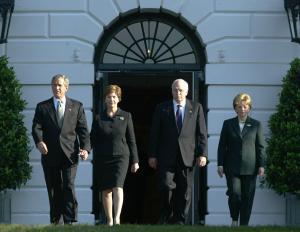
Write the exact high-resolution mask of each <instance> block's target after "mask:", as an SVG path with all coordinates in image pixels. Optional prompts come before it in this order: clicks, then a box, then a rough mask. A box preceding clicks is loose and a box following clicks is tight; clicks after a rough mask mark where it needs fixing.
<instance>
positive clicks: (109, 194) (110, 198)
mask: <svg viewBox="0 0 300 232" xmlns="http://www.w3.org/2000/svg"><path fill="white" fill-rule="evenodd" d="M120 101H121V88H120V87H119V86H117V85H109V86H107V88H106V92H105V105H106V107H105V109H104V111H102V112H101V113H100V115H99V116H97V117H96V118H95V120H94V121H93V125H92V131H91V143H92V147H93V149H94V156H97V157H95V158H94V159H95V160H97V163H98V165H97V168H98V170H97V171H96V173H97V172H98V177H99V178H98V180H99V181H98V184H99V190H100V191H102V202H103V207H104V211H105V214H106V218H107V224H108V225H109V226H112V225H113V224H120V215H121V210H122V205H123V185H124V181H125V177H126V173H127V169H128V165H129V162H131V168H130V169H131V172H133V173H135V172H136V171H137V170H138V169H139V164H138V162H139V160H138V153H137V147H136V140H135V135H134V128H133V123H132V118H131V114H130V113H129V112H126V111H123V110H121V109H120V108H118V103H119V102H120ZM113 212H114V216H113Z"/></svg>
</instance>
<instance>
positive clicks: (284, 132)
mask: <svg viewBox="0 0 300 232" xmlns="http://www.w3.org/2000/svg"><path fill="white" fill-rule="evenodd" d="M276 109H277V110H276V113H274V114H273V115H272V116H271V117H270V119H269V128H270V131H271V136H270V138H269V139H268V140H267V144H268V146H267V149H266V153H267V168H266V181H267V184H268V186H269V187H270V188H272V189H274V190H275V191H276V192H277V193H279V194H284V193H291V194H295V195H297V196H298V197H300V59H298V58H297V59H294V60H293V61H292V63H291V68H290V70H289V71H288V73H287V75H286V76H285V77H284V78H283V85H282V90H281V93H280V95H279V104H278V105H277V107H276Z"/></svg>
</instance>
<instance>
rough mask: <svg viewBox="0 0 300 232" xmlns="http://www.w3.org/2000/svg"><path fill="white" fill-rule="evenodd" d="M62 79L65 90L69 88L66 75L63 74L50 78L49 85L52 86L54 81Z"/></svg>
mask: <svg viewBox="0 0 300 232" xmlns="http://www.w3.org/2000/svg"><path fill="white" fill-rule="evenodd" d="M59 79H63V80H64V85H65V87H66V88H69V83H70V82H69V78H68V77H67V76H66V75H63V74H56V75H55V76H53V77H52V80H51V84H53V83H54V82H55V81H57V80H59Z"/></svg>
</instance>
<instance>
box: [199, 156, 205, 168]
mask: <svg viewBox="0 0 300 232" xmlns="http://www.w3.org/2000/svg"><path fill="white" fill-rule="evenodd" d="M206 162H207V158H206V156H199V157H198V158H197V164H198V166H199V167H204V166H205V165H206Z"/></svg>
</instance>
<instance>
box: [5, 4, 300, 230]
mask: <svg viewBox="0 0 300 232" xmlns="http://www.w3.org/2000/svg"><path fill="white" fill-rule="evenodd" d="M132 12H134V13H135V14H139V13H140V14H143V13H147V12H150V13H153V14H158V15H164V14H167V15H174V17H175V16H176V20H174V25H179V26H178V28H177V29H180V27H182V25H187V27H189V28H190V29H189V30H190V31H193V33H195V35H196V37H195V38H198V39H199V41H198V44H201V46H202V47H201V49H203V52H202V53H201V54H202V57H201V59H198V58H197V56H195V57H196V58H195V60H196V61H193V58H191V59H190V58H189V57H187V56H182V57H183V59H182V60H181V61H180V62H177V64H179V65H177V66H176V67H175V66H174V67H175V68H177V69H178V70H177V71H178V72H179V73H183V74H182V75H184V76H185V75H187V78H190V79H189V80H191V84H192V86H193V87H194V84H195V79H194V78H198V77H199V76H200V77H199V78H200V80H198V81H199V82H201V83H202V85H200V86H202V87H195V88H194V89H193V96H198V95H201V100H202V101H204V102H202V103H203V105H205V108H206V111H207V114H206V117H207V127H208V134H209V139H208V156H209V160H210V163H209V165H208V167H207V172H206V184H207V187H208V190H207V192H206V197H205V205H206V210H205V211H206V215H205V224H206V225H229V224H230V222H231V219H230V216H229V210H228V205H227V197H226V194H225V192H226V183H225V178H222V179H221V178H219V177H218V175H217V172H216V166H217V165H216V159H217V146H218V140H219V135H220V131H221V127H222V123H223V120H224V119H227V118H229V117H233V116H234V115H235V113H234V111H233V109H232V99H233V97H234V96H235V95H236V94H237V93H239V92H247V93H249V94H250V95H251V96H252V97H253V104H254V109H253V112H252V113H251V114H252V115H253V117H254V118H257V119H258V120H260V121H262V123H263V125H264V132H265V135H266V137H267V136H268V134H269V129H268V125H267V123H268V119H269V116H270V115H271V114H272V113H273V112H274V110H275V106H276V104H277V103H278V93H279V92H280V89H281V88H280V85H281V80H282V77H283V76H284V75H285V74H286V72H287V70H288V69H289V63H290V62H291V60H292V59H293V58H295V57H297V56H299V53H300V51H299V47H298V46H297V44H293V43H291V42H290V35H289V31H288V22H287V17H286V14H285V11H284V2H283V0H264V1H261V0H239V1H236V0H201V1H200V0H72V1H67V0H39V1H34V0H23V1H21V0H16V2H15V10H14V13H13V17H12V22H11V26H10V34H9V38H8V43H7V44H6V45H5V46H2V47H1V49H2V51H1V52H2V54H6V55H7V56H8V57H9V63H10V65H11V66H13V67H14V70H15V72H16V75H17V78H18V79H19V80H20V82H21V83H22V85H23V88H22V91H23V97H24V98H25V100H26V101H27V102H28V104H27V108H26V110H25V112H24V113H25V115H26V121H25V123H26V126H27V128H28V132H30V131H31V125H32V119H33V115H34V110H35V106H36V104H37V103H38V102H40V101H42V100H44V99H47V98H49V97H50V96H51V86H50V80H51V77H52V76H53V75H55V74H57V73H63V74H66V75H67V76H69V77H70V83H71V85H70V89H69V92H68V94H69V96H70V97H72V98H75V99H78V100H80V101H81V102H82V103H83V104H84V107H85V111H86V114H87V118H88V123H89V128H91V123H92V118H93V113H95V107H96V106H97V103H95V95H97V94H95V93H97V91H96V92H95V88H94V86H97V81H98V82H99V80H100V81H101V78H103V77H104V78H105V77H107V76H108V78H110V77H111V81H113V80H115V81H116V80H120V85H121V87H122V83H123V82H122V81H121V79H122V75H123V73H124V76H126V71H127V73H128V70H129V72H130V75H131V74H132V76H134V75H133V74H134V73H138V74H139V73H140V72H141V70H139V67H141V69H143V67H144V66H134V65H135V64H136V61H132V62H125V63H126V64H128V63H133V66H131V65H127V66H124V67H125V68H124V67H123V66H120V65H119V66H118V63H121V61H120V62H118V61H116V60H114V59H113V58H111V57H110V58H109V57H108V56H105V54H106V55H107V51H108V49H109V46H108V47H107V49H106V50H105V49H104V48H103V49H102V50H101V48H102V47H101V46H102V44H101V42H102V41H106V42H107V41H108V42H109V41H110V40H109V36H110V35H108V34H107V33H109V32H110V28H112V27H113V26H114V25H116V24H117V23H118V20H122V17H123V16H124V17H125V16H126V17H127V16H128V15H129V16H130V14H131V13H132ZM128 18H129V19H130V17H128ZM129 24H130V21H128V25H129ZM117 31H118V29H117V28H116V29H115V30H112V32H116V33H117ZM187 31H188V30H186V32H187ZM145 34H147V32H145ZM179 34H180V33H179ZM183 35H185V34H184V33H183ZM187 35H188V33H187ZM105 37H108V39H105ZM144 37H146V38H148V37H147V36H144ZM191 38H194V37H193V35H191ZM111 41H112V38H111ZM108 42H107V43H108ZM103 46H106V45H105V44H104V43H103ZM148 48H149V47H148ZM197 48H198V47H197V46H194V47H193V46H191V49H192V50H193V49H194V50H195V49H197ZM152 49H154V48H153V47H152ZM170 49H172V47H171V48H170ZM101 52H102V55H101V54H100V53H101ZM105 52H106V53H105ZM136 53H138V52H137V51H136ZM149 53H151V51H150V52H149ZM172 54H173V53H172ZM110 55H113V54H112V53H111V54H110ZM123 55H124V54H123ZM135 55H137V54H135ZM137 56H138V55H137ZM98 57H102V58H101V59H100V58H99V59H98ZM116 57H118V56H116ZM120 57H121V56H120ZM123 57H124V56H123ZM175 58H176V59H177V58H178V56H176V55H175ZM184 59H186V60H188V61H186V60H184ZM197 59H198V61H199V60H202V61H201V62H202V63H201V62H200V63H199V62H198V61H197ZM105 60H106V61H107V63H114V64H113V65H112V66H109V65H108V66H105V65H103V66H101V63H105ZM112 60H113V61H112ZM108 61H110V62H108ZM141 63H143V62H141ZM162 63H164V62H162ZM166 63H167V65H169V66H167V68H168V70H169V69H172V64H170V63H168V62H166ZM186 63H193V64H194V66H192V67H193V68H191V70H190V72H189V67H190V66H185V67H186V69H187V70H186V69H184V68H183V70H181V69H180V67H181V64H183V66H184V64H186ZM195 65H199V69H197V68H196V69H195V68H194V67H195ZM200 66H201V67H200ZM117 67H119V69H120V70H121V71H120V70H118V68H117ZM132 67H135V68H132ZM123 71H124V72H123ZM142 71H143V74H141V75H143V76H144V77H145V76H147V78H146V79H144V80H147V81H149V80H150V81H149V83H148V85H150V87H151V83H152V84H153V83H154V82H155V81H159V78H156V79H153V82H152V81H151V79H150V77H149V76H151V75H149V76H148V74H147V73H146V72H147V71H145V70H142ZM163 71H165V70H163ZM163 71H162V69H160V68H158V69H157V70H156V69H155V64H152V65H151V68H150V70H149V73H154V74H157V73H159V75H158V76H164V72H163ZM114 73H119V74H114ZM197 73H198V74H197ZM199 73H200V74H199ZM114 75H118V77H117V78H115V79H114V77H115V76H114ZM166 75H167V74H166ZM168 75H169V74H168ZM174 76H175V74H174ZM161 79H163V78H161ZM130 80H132V79H128V81H130ZM108 82H109V80H108ZM133 82H134V80H133ZM103 83H104V84H105V82H103ZM103 83H102V82H101V85H103ZM196 83H198V82H197V81H196ZM139 84H140V83H139ZM99 85H100V84H99ZM124 85H125V84H124ZM134 88H135V85H134V84H132V85H131V86H130V88H128V89H131V90H132V89H134ZM136 88H137V89H139V87H138V82H137V85H136ZM197 91H201V93H197ZM100 94H101V93H100ZM98 100H99V99H98ZM142 107H144V106H142ZM133 117H134V115H133ZM30 138H31V137H30ZM31 142H32V146H33V150H32V152H31V156H30V163H31V165H32V166H33V173H32V178H31V180H29V181H28V183H27V184H26V186H24V187H22V188H21V189H20V190H17V191H13V192H12V200H11V223H17V224H48V223H49V204H48V196H47V190H46V187H45V182H44V177H43V171H42V167H41V164H40V154H39V153H38V151H37V150H36V149H34V144H33V140H32V139H31ZM91 160H92V155H91V156H90V161H91ZM92 170H93V167H92V163H91V162H81V163H80V165H79V169H78V173H77V178H76V191H77V198H78V202H79V215H78V216H79V223H91V224H92V223H93V222H94V216H93V214H91V212H92V195H93V194H92V190H91V186H92V179H93V172H92ZM201 183H202V182H201ZM201 183H200V184H201ZM195 186H197V185H195ZM153 187H154V186H153ZM125 194H126V193H125ZM194 204H195V202H194ZM195 208H197V207H195V206H194V210H195ZM192 215H194V212H193V214H192ZM192 221H193V222H194V223H198V219H195V218H193V219H192ZM285 223H286V202H285V199H284V198H282V197H280V196H278V195H277V194H275V193H274V192H273V191H272V190H269V189H267V188H260V187H259V183H257V191H256V196H255V199H254V206H253V212H252V216H251V220H250V224H251V225H284V224H285Z"/></svg>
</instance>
